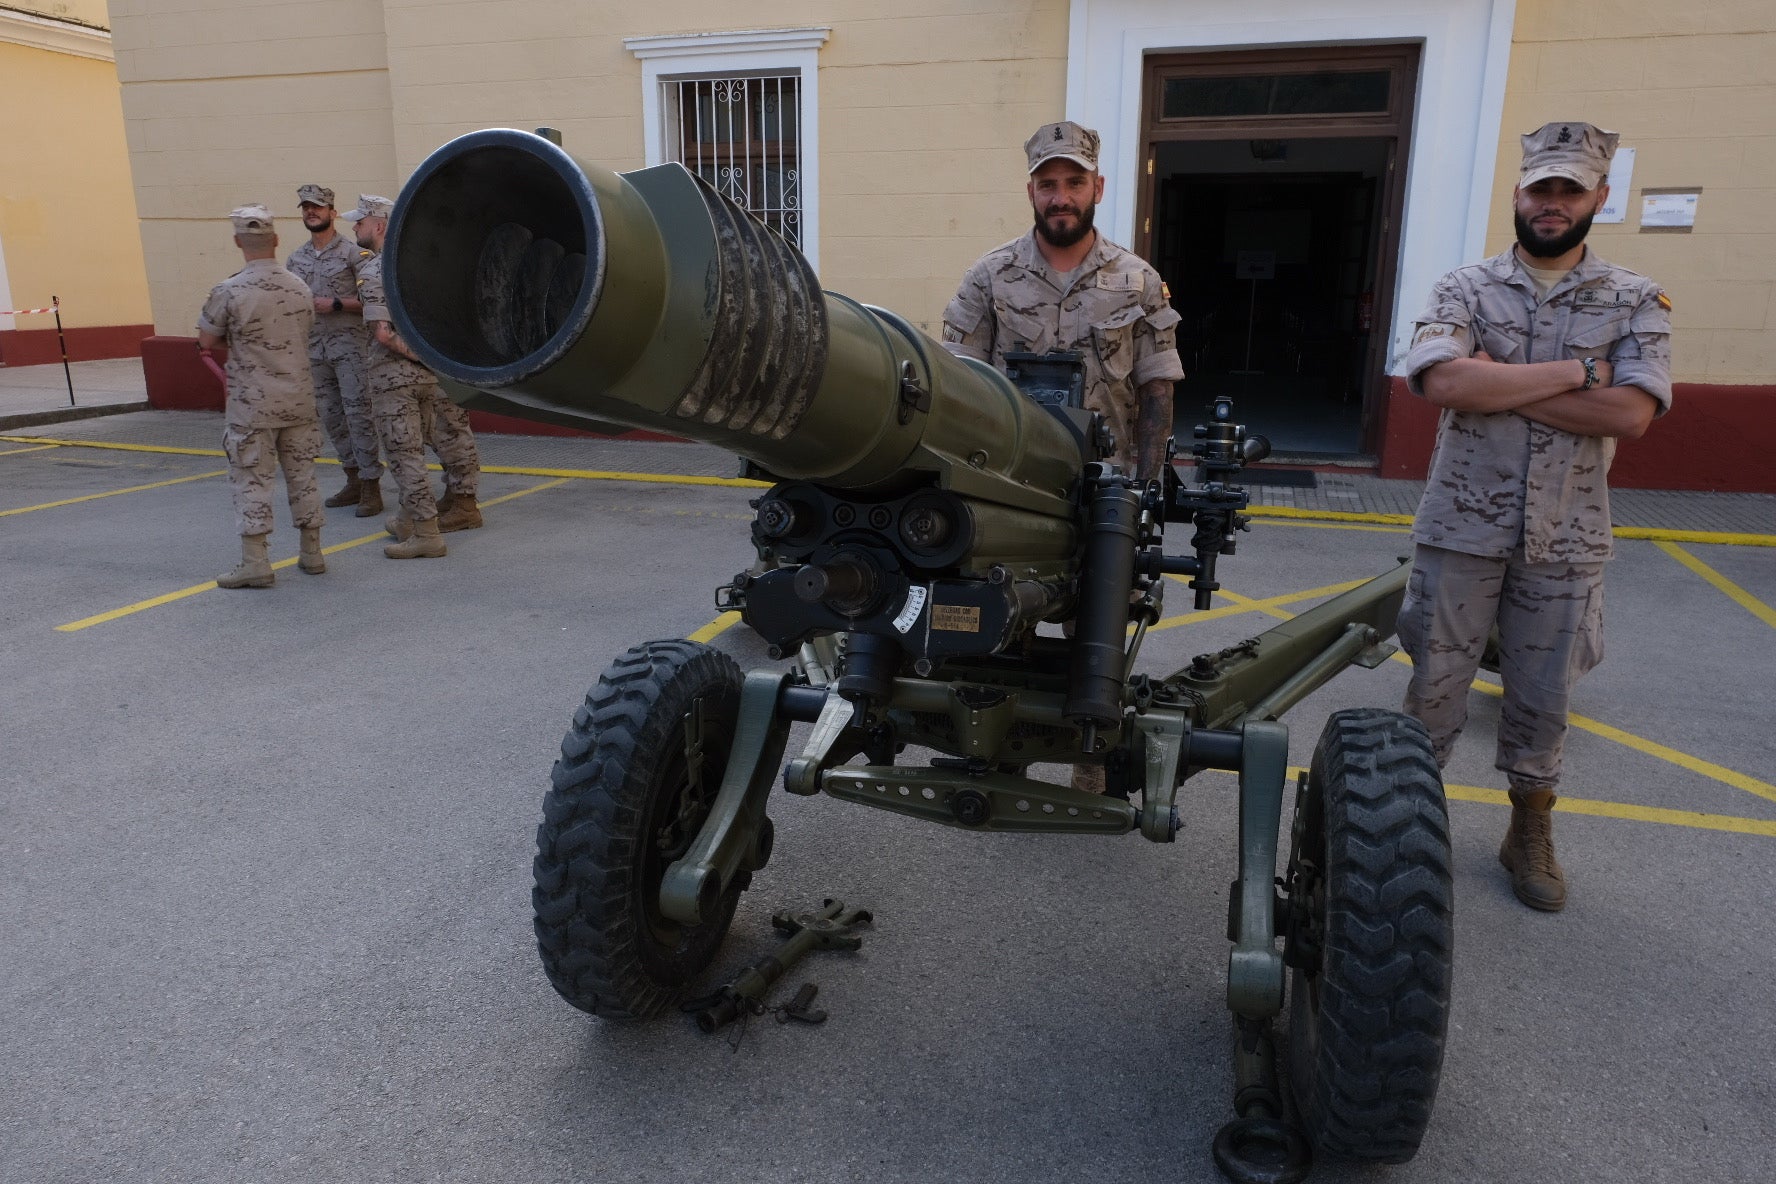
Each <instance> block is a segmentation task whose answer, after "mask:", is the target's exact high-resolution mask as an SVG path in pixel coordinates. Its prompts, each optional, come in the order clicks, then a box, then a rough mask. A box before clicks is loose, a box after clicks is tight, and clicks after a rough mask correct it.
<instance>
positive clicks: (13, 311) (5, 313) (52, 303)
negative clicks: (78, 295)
mask: <svg viewBox="0 0 1776 1184" xmlns="http://www.w3.org/2000/svg"><path fill="white" fill-rule="evenodd" d="M46 312H53V313H54V314H55V323H56V340H57V341H58V342H60V343H61V347H62V377H64V378H66V379H67V380H68V406H70V407H72V406H74V372H73V371H72V370H69V369H68V338H67V336H66V335H65V334H64V333H63V332H62V298H61V297H60V296H51V297H50V298H49V307H48V308H0V317H29V316H36V315H37V314H39V313H46Z"/></svg>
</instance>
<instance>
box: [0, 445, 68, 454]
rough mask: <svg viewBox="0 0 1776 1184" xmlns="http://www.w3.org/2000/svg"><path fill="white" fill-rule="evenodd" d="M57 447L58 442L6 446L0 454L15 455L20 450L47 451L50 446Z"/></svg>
mask: <svg viewBox="0 0 1776 1184" xmlns="http://www.w3.org/2000/svg"><path fill="white" fill-rule="evenodd" d="M58 447H60V445H58V444H37V445H34V446H33V447H30V448H8V449H7V450H6V451H5V452H0V456H17V455H18V454H19V453H21V452H48V451H49V450H50V449H51V448H58Z"/></svg>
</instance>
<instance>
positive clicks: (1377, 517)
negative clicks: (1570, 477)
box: [1240, 506, 1776, 547]
mask: <svg viewBox="0 0 1776 1184" xmlns="http://www.w3.org/2000/svg"><path fill="white" fill-rule="evenodd" d="M1240 512H1241V513H1243V514H1249V515H1251V516H1252V517H1253V518H1254V519H1258V520H1260V521H1262V520H1264V519H1276V520H1278V521H1277V522H1270V523H1266V525H1280V523H1281V522H1282V521H1285V520H1288V521H1292V522H1300V523H1306V522H1327V523H1350V524H1356V523H1368V524H1370V525H1374V526H1411V525H1412V515H1410V514H1361V513H1354V512H1350V511H1346V510H1304V509H1301V508H1300V507H1298V506H1248V507H1247V508H1246V509H1244V510H1242V511H1240ZM1614 533H1615V536H1616V537H1617V538H1619V539H1646V540H1649V541H1652V542H1670V543H1714V544H1719V545H1721V546H1727V547H1776V534H1748V533H1744V532H1740V531H1729V530H1671V529H1667V528H1665V527H1662V526H1618V527H1615V528H1614Z"/></svg>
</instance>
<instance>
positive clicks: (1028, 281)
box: [943, 121, 1184, 793]
mask: <svg viewBox="0 0 1776 1184" xmlns="http://www.w3.org/2000/svg"><path fill="white" fill-rule="evenodd" d="M1098 145H1099V141H1098V133H1097V132H1094V131H1092V130H1091V129H1090V128H1085V127H1081V126H1079V125H1078V124H1077V123H1073V122H1071V121H1063V122H1061V123H1050V124H1044V125H1043V126H1042V127H1039V128H1037V129H1036V132H1035V134H1034V135H1032V136H1031V137H1030V138H1029V139H1028V140H1026V141H1024V157H1025V160H1026V162H1027V163H1028V165H1029V170H1030V171H1029V177H1030V179H1029V181H1028V182H1027V183H1026V185H1025V192H1026V193H1027V194H1028V195H1029V198H1030V208H1031V211H1032V212H1033V214H1034V216H1035V225H1034V226H1033V227H1032V228H1031V230H1030V232H1029V233H1028V234H1026V235H1024V236H1023V237H1022V238H1017V239H1013V240H1012V241H1011V242H1008V243H1006V244H1004V245H1003V246H1000V247H997V248H995V249H994V250H991V251H988V252H987V253H986V254H985V255H983V256H981V258H980V259H979V260H978V261H977V262H976V263H975V264H974V266H973V267H970V268H969V269H968V272H967V274H965V275H964V276H963V277H962V285H961V287H960V288H958V289H957V291H956V297H955V299H954V300H951V301H950V303H949V306H948V307H947V308H945V309H944V315H943V336H944V345H945V346H946V348H948V349H949V351H950V352H951V353H953V354H957V355H959V356H961V357H965V358H974V359H976V360H978V361H982V362H987V363H990V364H991V365H993V366H996V367H998V368H999V369H1001V370H1004V369H1005V368H1006V363H1005V355H1006V354H1007V353H1008V352H1013V353H1015V352H1029V353H1039V354H1040V353H1048V352H1051V351H1055V350H1070V351H1077V352H1078V353H1079V354H1080V355H1082V357H1083V359H1084V363H1085V406H1086V407H1087V408H1089V409H1090V410H1092V411H1096V412H1098V413H1099V414H1100V415H1102V416H1103V417H1104V419H1105V421H1106V422H1107V423H1108V424H1109V426H1110V431H1111V434H1112V435H1113V436H1114V437H1115V440H1116V451H1115V452H1114V453H1112V454H1111V458H1110V459H1111V460H1113V461H1114V462H1115V463H1116V464H1118V465H1120V466H1122V467H1123V468H1124V469H1125V470H1128V471H1130V472H1132V473H1133V474H1134V475H1135V476H1138V477H1140V478H1141V479H1143V480H1153V479H1155V478H1157V477H1158V476H1159V475H1160V469H1161V467H1162V466H1163V465H1164V464H1165V448H1166V441H1167V439H1169V438H1170V436H1171V431H1172V383H1174V382H1176V381H1177V380H1178V379H1181V378H1183V377H1184V366H1183V363H1182V362H1180V361H1179V359H1178V346H1177V337H1176V332H1177V325H1178V321H1179V320H1180V319H1181V318H1180V317H1179V316H1178V313H1177V312H1176V311H1175V310H1174V309H1173V308H1172V306H1171V300H1170V297H1169V296H1168V295H1167V293H1166V290H1165V284H1164V283H1163V282H1161V280H1160V278H1159V273H1158V272H1157V271H1155V270H1153V268H1152V267H1151V266H1149V265H1148V263H1147V261H1146V260H1144V259H1142V258H1141V257H1140V256H1139V255H1136V254H1135V253H1134V252H1132V251H1128V250H1125V249H1124V248H1122V247H1119V246H1117V245H1116V244H1115V243H1113V242H1111V241H1110V240H1109V239H1107V238H1105V237H1104V236H1103V235H1101V234H1099V233H1098V232H1097V231H1096V230H1095V229H1094V228H1093V226H1092V221H1093V217H1094V215H1095V213H1096V210H1097V206H1098V203H1099V202H1100V201H1102V200H1103V199H1104V178H1103V177H1102V176H1100V175H1099V174H1098ZM1073 787H1074V788H1075V789H1080V790H1084V791H1086V792H1088V793H1103V792H1104V770H1103V768H1102V767H1101V766H1098V765H1078V766H1076V767H1075V768H1074V771H1073Z"/></svg>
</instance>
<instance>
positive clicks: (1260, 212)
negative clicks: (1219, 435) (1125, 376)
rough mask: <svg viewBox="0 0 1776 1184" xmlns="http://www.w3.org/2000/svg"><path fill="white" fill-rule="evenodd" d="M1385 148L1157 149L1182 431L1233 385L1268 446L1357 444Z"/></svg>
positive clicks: (1328, 143) (1242, 144)
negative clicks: (1175, 316) (1180, 365)
mask: <svg viewBox="0 0 1776 1184" xmlns="http://www.w3.org/2000/svg"><path fill="white" fill-rule="evenodd" d="M1389 144H1390V141H1389V140H1388V139H1387V138H1386V137H1380V136H1372V137H1349V138H1324V139H1321V138H1300V139H1283V140H1206V141H1184V142H1171V143H1166V144H1161V145H1159V146H1158V153H1157V158H1156V161H1155V164H1156V166H1157V167H1156V168H1155V174H1156V175H1155V180H1156V182H1157V183H1158V184H1157V186H1156V191H1155V208H1154V214H1155V216H1154V219H1153V245H1154V257H1153V262H1154V265H1155V266H1156V267H1158V269H1159V272H1160V274H1161V275H1162V276H1163V277H1164V278H1165V280H1166V283H1167V284H1168V285H1169V286H1170V288H1171V292H1172V306H1173V307H1174V308H1176V309H1177V310H1178V312H1179V313H1180V314H1181V315H1182V317H1183V321H1182V322H1181V323H1180V324H1179V325H1178V351H1179V354H1180V355H1181V356H1182V358H1183V361H1184V372H1185V374H1186V376H1187V378H1186V381H1185V382H1184V383H1183V384H1181V385H1180V387H1179V390H1178V420H1177V426H1178V430H1179V431H1180V432H1181V433H1182V434H1181V436H1180V439H1183V440H1188V439H1189V438H1190V436H1189V432H1190V428H1191V426H1192V425H1193V424H1194V423H1196V422H1199V420H1200V417H1201V413H1202V412H1201V409H1202V408H1203V407H1204V406H1206V405H1207V404H1208V402H1209V401H1210V400H1211V399H1213V398H1215V397H1216V396H1218V395H1231V396H1233V397H1234V399H1235V400H1236V406H1237V407H1238V409H1239V415H1240V419H1241V420H1243V421H1244V422H1246V423H1248V424H1251V425H1252V428H1253V430H1254V431H1259V432H1262V433H1263V434H1264V435H1267V436H1269V437H1270V439H1271V444H1272V447H1273V449H1274V450H1275V451H1276V452H1277V453H1279V454H1284V455H1286V456H1289V457H1291V458H1294V459H1313V458H1322V457H1323V458H1328V459H1339V458H1348V457H1355V456H1357V455H1358V454H1360V452H1361V450H1362V437H1363V387H1364V378H1365V373H1366V367H1367V364H1368V351H1369V345H1370V340H1369V337H1370V334H1371V332H1372V331H1373V327H1374V324H1375V284H1376V271H1377V263H1378V255H1379V252H1378V249H1377V247H1378V231H1379V227H1380V225H1381V217H1382V203H1383V199H1384V197H1385V193H1384V185H1383V183H1382V182H1383V179H1384V177H1385V174H1386V170H1387V166H1388V151H1389Z"/></svg>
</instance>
